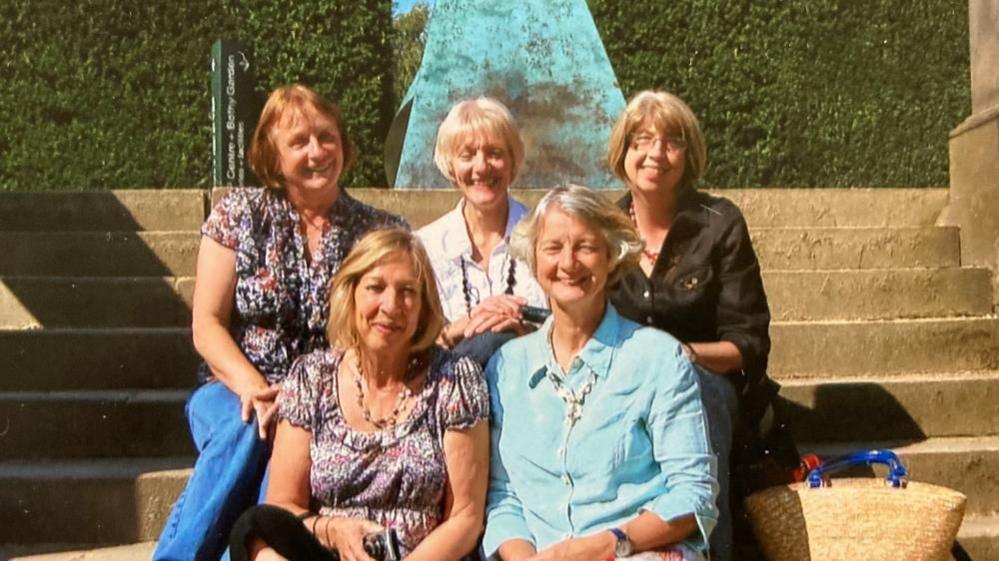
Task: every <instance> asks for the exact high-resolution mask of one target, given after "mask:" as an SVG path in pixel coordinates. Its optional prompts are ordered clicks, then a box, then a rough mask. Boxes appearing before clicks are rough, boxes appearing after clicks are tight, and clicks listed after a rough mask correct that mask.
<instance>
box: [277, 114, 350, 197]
mask: <svg viewBox="0 0 999 561" xmlns="http://www.w3.org/2000/svg"><path fill="white" fill-rule="evenodd" d="M271 135H272V138H273V141H274V146H275V148H276V149H277V159H278V173H279V174H280V176H281V178H282V183H283V185H284V187H285V188H286V189H288V190H289V191H296V190H297V191H299V192H300V193H309V192H317V191H325V190H334V191H335V190H336V189H337V184H338V182H339V180H340V173H341V172H342V171H343V162H344V156H343V146H342V144H341V138H340V130H339V128H338V127H337V124H336V122H335V121H333V119H331V118H329V117H327V116H326V115H323V114H322V113H320V112H319V111H316V109H315V108H312V107H306V108H305V109H303V110H301V111H294V112H291V113H289V114H287V115H286V116H285V117H284V118H282V119H281V121H280V122H279V123H278V125H277V126H275V128H274V130H273V131H272V132H271Z"/></svg>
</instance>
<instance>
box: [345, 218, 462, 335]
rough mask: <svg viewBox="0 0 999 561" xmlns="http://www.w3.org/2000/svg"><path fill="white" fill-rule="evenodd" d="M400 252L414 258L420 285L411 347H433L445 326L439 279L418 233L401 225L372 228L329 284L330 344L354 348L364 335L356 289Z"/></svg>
mask: <svg viewBox="0 0 999 561" xmlns="http://www.w3.org/2000/svg"><path fill="white" fill-rule="evenodd" d="M398 253H401V254H403V255H407V256H409V258H410V259H412V261H413V268H414V269H415V272H416V278H417V284H418V285H419V287H420V318H419V321H418V322H417V327H416V333H415V334H413V340H412V349H411V350H412V351H413V352H418V351H422V350H425V349H428V348H430V346H431V345H433V344H434V341H436V340H437V336H438V335H439V334H440V331H441V329H442V328H443V327H444V310H443V308H442V307H441V299H440V295H438V293H437V280H436V279H435V277H434V270H433V267H432V266H431V264H430V257H428V256H427V250H426V249H424V247H423V244H422V243H421V242H420V240H419V238H417V237H416V235H415V234H413V233H411V232H408V231H406V230H402V229H399V228H386V229H380V230H374V231H372V232H369V233H368V234H367V235H365V236H364V237H363V238H361V239H360V241H358V242H357V244H355V245H354V249H352V250H351V251H350V254H349V255H347V258H346V259H344V261H343V264H341V265H340V269H339V270H338V271H337V273H336V276H335V277H333V282H332V284H331V286H330V315H329V319H328V323H327V324H326V337H327V338H328V339H329V342H330V344H331V345H334V346H337V347H340V348H342V349H350V348H355V347H357V346H358V345H360V343H361V337H360V335H359V334H358V332H357V325H355V324H354V312H355V307H354V306H355V304H354V291H355V290H356V289H357V285H358V283H360V282H361V278H362V277H363V276H364V275H366V274H367V273H368V271H370V270H371V269H373V268H375V267H377V266H378V265H379V264H381V263H382V262H383V261H385V259H387V258H388V257H389V256H392V255H395V254H398Z"/></svg>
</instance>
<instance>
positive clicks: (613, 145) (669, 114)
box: [607, 90, 708, 187]
mask: <svg viewBox="0 0 999 561" xmlns="http://www.w3.org/2000/svg"><path fill="white" fill-rule="evenodd" d="M647 122H648V123H651V124H652V126H653V127H655V130H656V132H657V133H659V134H663V135H666V134H669V135H678V136H680V138H682V139H683V140H684V142H686V144H687V148H686V150H685V151H684V156H683V157H684V167H683V177H682V178H680V185H681V186H682V187H693V186H694V183H696V182H697V180H698V179H700V178H701V176H703V175H704V169H705V167H707V163H708V150H707V146H706V144H705V142H704V133H703V132H701V125H700V124H699V123H698V122H697V116H695V115H694V111H693V110H691V108H690V106H689V105H687V104H686V103H684V102H683V100H682V99H680V98H679V97H677V96H675V95H673V94H671V93H668V92H661V91H654V90H645V91H643V92H639V93H637V94H635V96H634V97H632V98H631V100H630V101H628V105H627V106H626V107H625V108H624V111H623V112H622V113H621V115H620V116H619V117H618V119H617V122H616V123H614V128H613V129H612V130H611V136H610V142H609V143H608V146H607V166H608V167H610V169H611V171H612V172H614V175H616V176H617V177H618V179H620V180H621V181H623V182H624V183H625V185H628V186H629V187H630V186H631V182H630V181H629V180H628V174H627V172H626V171H625V169H624V159H625V156H626V155H627V154H628V147H629V146H630V145H631V140H632V137H633V136H634V135H635V133H636V132H640V131H639V128H641V127H642V125H644V124H646V123H647Z"/></svg>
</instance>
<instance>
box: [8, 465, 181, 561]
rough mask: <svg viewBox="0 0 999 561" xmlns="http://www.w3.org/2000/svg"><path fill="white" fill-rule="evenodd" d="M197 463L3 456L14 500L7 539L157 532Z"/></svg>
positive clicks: (108, 539)
mask: <svg viewBox="0 0 999 561" xmlns="http://www.w3.org/2000/svg"><path fill="white" fill-rule="evenodd" d="M192 464H193V462H192V460H191V459H190V457H171V458H131V459H83V460H74V461H59V462H30V461H17V462H0V504H3V505H7V506H6V508H5V513H4V515H3V518H4V523H3V524H0V543H5V544H21V545H26V544H52V543H63V544H123V543H133V542H139V541H149V540H155V539H156V538H157V537H159V533H160V530H161V529H162V528H163V524H164V523H165V521H166V517H167V515H168V514H169V511H170V507H171V506H173V502H174V501H175V500H176V499H177V496H179V495H180V491H181V489H183V486H184V484H185V483H186V481H187V477H188V475H189V474H190V470H189V469H188V468H189V467H190V466H191V465H192ZM7 509H9V510H7ZM146 559H148V557H146Z"/></svg>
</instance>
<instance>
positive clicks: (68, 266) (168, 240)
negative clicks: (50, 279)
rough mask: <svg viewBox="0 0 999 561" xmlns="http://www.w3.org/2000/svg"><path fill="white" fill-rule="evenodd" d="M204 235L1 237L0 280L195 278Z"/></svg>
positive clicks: (1, 234) (34, 234)
mask: <svg viewBox="0 0 999 561" xmlns="http://www.w3.org/2000/svg"><path fill="white" fill-rule="evenodd" d="M200 239H201V235H200V234H199V233H198V231H197V229H194V230H189V231H181V232H110V231H109V232H0V275H34V276H42V275H52V276H131V277H140V276H150V277H164V276H193V275H194V269H195V263H196V261H197V257H198V244H199V242H200Z"/></svg>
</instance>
